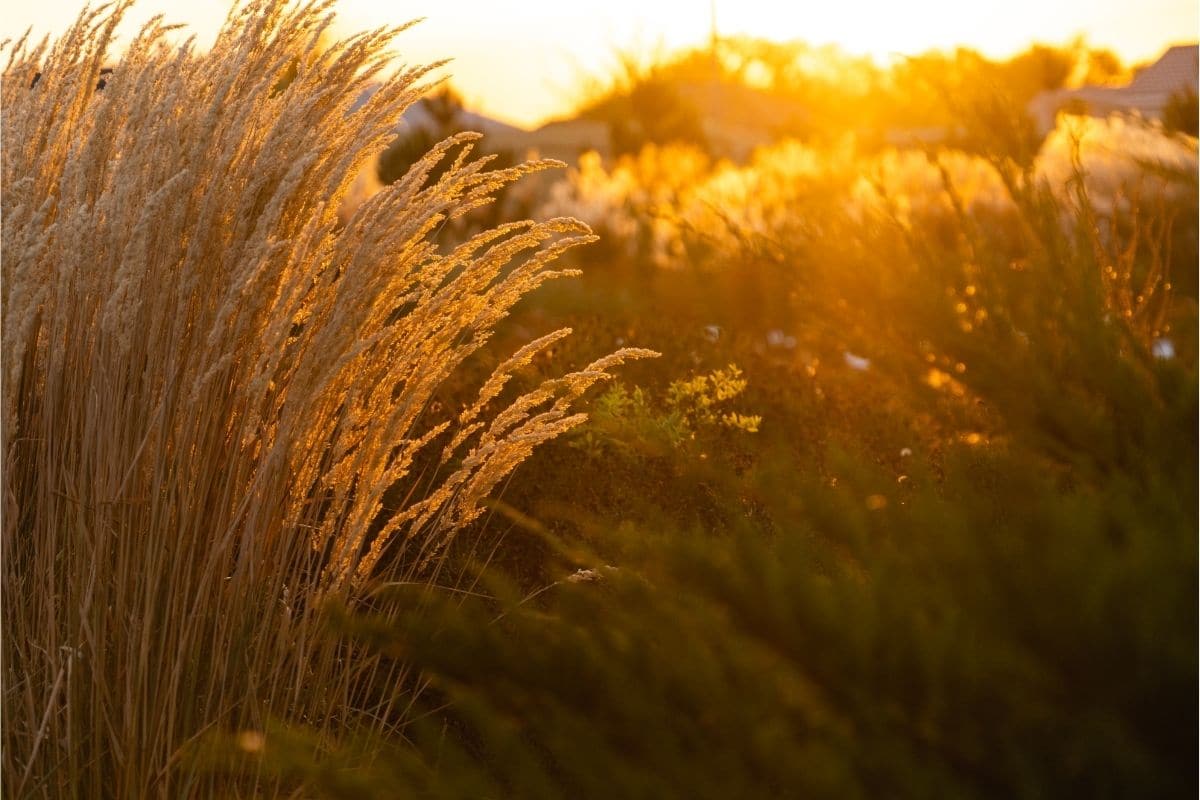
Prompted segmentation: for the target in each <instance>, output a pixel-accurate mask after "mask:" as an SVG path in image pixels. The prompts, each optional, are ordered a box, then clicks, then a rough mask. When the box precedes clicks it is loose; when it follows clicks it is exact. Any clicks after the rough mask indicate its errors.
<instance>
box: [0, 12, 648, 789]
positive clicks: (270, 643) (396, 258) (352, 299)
mask: <svg viewBox="0 0 1200 800" xmlns="http://www.w3.org/2000/svg"><path fill="white" fill-rule="evenodd" d="M129 5H130V4H129V3H128V2H118V3H116V4H114V5H112V6H109V7H106V8H105V9H100V10H85V11H84V12H83V13H82V14H81V16H80V17H79V19H78V21H77V22H76V23H75V25H74V26H73V27H72V28H71V29H70V30H69V31H68V32H67V33H66V34H65V35H64V36H62V37H61V38H59V39H58V40H57V41H55V42H53V43H52V44H50V43H47V42H43V43H42V44H40V45H31V44H29V43H28V42H26V41H25V40H22V41H20V42H17V43H16V44H15V45H13V46H11V47H9V48H8V54H7V64H6V66H5V68H4V73H3V108H4V114H3V131H2V132H3V142H4V146H3V173H2V178H3V186H4V192H3V209H2V210H3V254H4V258H3V275H2V277H3V292H2V296H0V300H2V309H0V311H2V314H3V330H2V334H3V343H4V345H3V394H2V400H0V412H2V415H3V417H2V419H3V540H2V544H3V626H4V637H3V662H4V663H3V682H4V688H3V698H4V701H3V703H4V705H3V710H4V725H3V738H2V742H0V744H2V749H3V763H2V770H3V792H2V794H3V795H4V796H5V797H26V796H30V797H58V796H71V797H101V796H102V797H128V798H134V797H138V798H140V797H150V796H160V797H173V798H178V797H187V796H197V795H201V796H207V795H209V794H211V793H212V792H214V791H217V790H218V787H217V786H216V785H215V784H214V783H213V782H214V781H217V780H218V778H217V777H215V776H214V773H211V772H204V771H199V770H198V768H193V767H192V766H190V765H191V764H192V763H193V761H194V760H193V759H192V758H190V756H189V752H190V750H189V748H191V747H192V746H193V745H194V743H196V742H197V741H201V740H203V739H204V737H205V736H207V735H210V734H219V733H221V732H222V731H224V732H228V733H232V732H236V731H246V730H254V729H261V727H262V725H263V723H264V721H265V720H267V719H278V720H291V721H295V722H302V723H304V724H306V725H309V726H312V727H314V728H315V729H316V730H318V731H320V732H321V733H322V735H323V736H327V737H329V738H330V739H333V738H335V737H337V736H340V735H342V734H346V735H351V734H356V733H358V732H363V731H371V732H381V731H383V730H384V729H387V728H389V727H390V726H394V725H397V724H399V721H400V720H402V718H403V714H402V709H400V708H397V707H395V705H394V701H393V700H388V701H387V702H383V701H373V700H372V697H373V696H374V695H372V693H371V689H370V688H369V686H368V684H369V682H368V681H367V680H366V678H367V677H370V678H372V679H373V680H379V679H380V677H381V672H385V671H386V670H388V669H390V670H392V671H393V672H395V673H396V674H395V676H394V679H395V681H397V682H399V681H400V680H401V679H402V677H403V674H402V673H403V667H401V666H395V665H385V664H384V662H382V661H380V660H379V659H378V658H374V657H368V656H365V655H364V656H363V657H362V658H361V659H360V658H357V657H356V656H357V654H356V653H354V652H351V651H350V650H348V649H347V648H346V647H344V646H334V645H331V644H328V643H327V640H326V639H325V638H323V637H322V636H321V635H320V622H319V616H320V609H321V607H322V605H323V604H324V603H325V601H327V600H330V599H336V600H338V601H339V602H342V603H345V602H348V603H351V604H354V603H356V602H363V601H365V599H366V598H368V597H369V595H370V593H371V592H372V591H373V587H375V586H377V585H378V584H379V583H380V582H383V581H388V580H393V581H394V580H404V581H414V580H432V579H433V576H436V574H437V570H438V565H439V563H440V558H441V557H442V556H443V555H444V553H445V552H446V548H447V545H448V544H449V542H450V541H451V540H452V539H453V538H454V536H455V534H456V533H457V532H460V531H461V530H463V528H464V526H465V525H467V524H468V523H470V522H471V521H472V520H474V519H475V518H476V517H477V516H478V515H479V513H480V509H481V501H482V500H483V499H484V498H486V497H487V496H488V495H489V494H490V493H491V492H492V491H493V489H494V488H495V487H496V486H497V483H498V482H499V481H501V480H502V479H503V478H505V477H506V476H507V475H508V474H509V473H510V472H511V471H512V470H513V468H514V467H515V466H516V465H517V464H519V463H520V462H521V460H522V459H523V458H525V457H526V456H527V455H528V454H529V453H530V452H531V451H532V449H533V448H534V447H536V446H537V445H538V444H539V443H541V442H543V441H545V440H547V439H550V438H552V437H554V436H556V435H558V434H559V433H561V432H562V431H564V430H567V429H568V428H570V427H572V426H573V425H575V424H577V423H578V422H580V421H581V415H579V414H577V413H574V412H573V411H572V404H573V401H574V400H575V399H577V398H578V397H579V396H580V395H581V394H582V393H583V392H584V391H585V390H586V389H587V388H588V387H590V386H592V385H593V384H595V383H597V382H598V381H602V380H604V379H606V378H607V377H608V372H607V371H608V370H609V369H610V368H611V367H614V366H616V365H617V364H619V363H621V362H622V361H623V360H625V359H628V358H634V357H641V356H645V355H648V352H647V351H641V350H631V349H626V350H622V351H619V352H617V353H614V354H612V355H610V356H608V357H605V358H601V359H600V360H598V361H596V362H594V363H592V364H591V365H589V366H588V367H586V368H585V369H583V370H581V371H578V372H574V373H571V374H568V375H566V376H564V377H562V378H558V379H555V380H551V381H548V382H546V383H543V384H542V385H540V386H538V387H536V388H534V389H533V390H532V391H530V392H528V393H525V394H523V395H522V394H520V393H518V392H514V391H512V390H511V389H509V390H508V391H504V390H505V389H506V384H507V383H508V381H509V378H510V377H511V376H512V375H513V373H514V372H515V371H516V370H519V369H520V368H522V367H523V366H524V365H526V364H528V363H529V362H530V361H531V360H532V359H533V358H535V357H537V356H538V355H539V354H542V353H543V351H544V350H545V349H547V348H548V347H550V346H551V345H552V344H554V342H556V341H557V340H558V338H560V337H561V336H562V335H565V332H557V333H553V334H550V335H547V336H545V337H542V338H540V339H537V340H536V341H534V342H532V343H530V344H529V345H528V346H526V347H524V348H523V349H521V350H520V351H519V352H518V353H516V354H515V355H514V356H513V357H512V358H511V359H509V360H507V361H505V362H504V363H502V364H500V366H499V367H498V368H497V369H496V370H495V372H494V374H492V376H491V377H490V378H488V379H487V380H486V381H485V382H484V384H483V386H482V388H481V389H480V390H479V392H478V400H477V402H474V403H472V404H468V406H467V407H466V408H465V409H454V408H443V404H442V403H439V402H437V398H436V394H437V392H438V390H439V388H440V387H442V386H443V385H444V384H445V383H446V382H447V380H448V379H449V378H450V377H451V376H454V375H456V374H457V373H456V370H458V368H459V367H460V365H462V364H463V362H464V361H465V360H467V359H468V358H471V357H472V356H475V357H479V355H480V348H481V347H482V346H483V345H484V344H485V342H487V340H488V338H489V335H490V332H491V330H492V328H493V326H494V325H495V324H496V323H497V322H498V321H499V320H500V319H501V318H503V317H504V316H505V315H506V314H507V312H508V311H509V310H510V309H511V307H512V306H513V304H514V303H516V302H517V301H518V300H519V299H520V298H521V297H522V296H524V295H525V294H526V293H528V292H529V291H531V290H532V289H534V288H535V287H537V286H538V285H540V284H542V283H543V282H545V281H547V280H549V279H551V278H555V277H558V276H561V275H565V274H568V271H565V270H555V269H553V268H552V264H553V262H554V261H555V259H556V258H557V257H558V256H559V255H560V254H561V253H563V252H564V251H565V250H567V249H569V248H572V247H575V246H577V245H580V244H583V243H586V242H588V241H590V240H591V239H592V236H591V234H590V231H589V230H588V229H587V227H586V226H585V225H583V224H582V223H580V222H577V221H575V220H572V219H552V220H549V221H546V222H539V223H535V222H517V223H511V224H507V225H504V226H501V227H499V228H496V229H494V230H489V231H487V232H484V233H481V234H479V235H477V236H475V237H473V238H471V239H470V240H469V241H466V242H464V243H462V244H460V245H458V246H457V247H455V248H453V249H447V248H444V247H439V246H438V244H437V243H436V241H435V238H436V234H437V231H438V230H439V228H440V226H442V225H443V224H445V223H446V222H447V221H448V220H452V219H455V218H457V217H460V216H461V215H463V214H465V213H467V212H468V211H470V210H471V209H473V208H476V207H478V206H480V205H482V204H486V203H487V202H488V200H489V198H490V197H491V196H492V194H493V193H494V192H495V191H496V190H497V189H499V188H501V187H503V186H505V185H506V184H508V183H510V182H511V181H513V180H515V179H517V178H520V177H521V176H523V175H526V174H528V173H530V172H533V171H536V170H540V169H544V168H546V167H548V166H552V164H551V162H539V163H533V164H526V165H521V166H517V167H513V168H509V169H504V170H488V169H487V159H474V160H472V159H471V158H470V157H469V153H470V150H471V142H472V141H473V138H474V136H473V135H471V134H463V135H460V136H457V137H454V138H453V139H451V140H448V141H446V142H443V143H441V144H439V145H438V146H436V147H435V148H433V149H432V150H431V152H429V153H428V154H427V155H426V156H425V157H424V158H422V159H420V160H419V161H418V162H417V163H416V164H415V166H413V168H412V169H411V170H410V171H409V172H408V174H407V175H406V176H405V177H404V178H402V179H401V180H398V181H397V182H396V183H394V184H393V185H391V186H389V187H387V188H385V189H383V190H382V191H381V192H379V193H378V194H377V195H375V196H374V197H372V198H371V199H370V200H368V201H367V202H366V203H364V204H363V205H362V206H361V207H360V208H359V209H358V210H357V211H356V213H355V214H354V215H353V216H352V217H351V218H350V219H349V220H347V221H345V222H344V223H343V222H341V221H339V219H338V209H339V202H340V199H341V198H343V197H344V195H345V194H346V192H347V191H348V189H349V188H350V185H351V183H352V182H353V180H354V178H355V176H356V175H358V174H359V173H360V171H361V168H362V167H363V166H364V164H365V163H366V161H367V160H368V159H370V158H373V157H374V155H375V154H376V153H378V152H379V151H381V150H382V149H383V148H384V147H385V146H386V145H387V143H388V141H389V140H390V139H391V138H392V137H393V136H394V135H395V134H394V129H395V125H396V123H397V121H398V119H399V117H400V115H401V113H402V112H403V111H404V109H405V108H406V107H407V106H408V105H409V104H411V103H412V102H413V101H414V100H416V99H417V98H418V97H419V96H420V95H421V93H422V92H423V91H425V90H426V89H427V88H428V87H429V85H430V83H431V81H430V79H429V75H430V70H431V69H432V67H417V68H405V69H401V70H400V71H398V72H395V73H394V74H390V73H389V72H388V66H389V63H390V59H391V56H390V54H389V51H388V50H387V47H388V46H389V42H390V41H391V39H392V37H393V36H394V35H395V34H396V33H398V32H399V31H400V30H403V27H400V28H392V29H380V30H376V31H372V32H368V33H363V34H359V35H356V36H353V37H351V38H348V39H345V40H342V41H340V42H337V43H334V44H328V39H327V37H326V38H324V39H323V38H322V37H323V34H325V32H326V31H327V30H328V29H329V26H330V24H331V20H332V17H331V15H330V13H329V11H330V7H331V3H328V2H317V3H305V4H302V5H301V4H295V3H290V2H280V1H279V0H252V2H247V3H244V4H239V5H238V6H237V7H235V9H234V10H233V11H232V12H231V14H230V16H229V18H228V20H227V22H226V23H225V26H224V27H223V29H222V30H221V32H220V34H219V35H218V37H217V40H216V42H215V44H214V45H213V47H212V48H211V49H210V50H208V51H203V50H201V49H199V48H197V46H196V45H195V43H194V41H191V40H189V41H188V42H187V43H185V44H183V45H181V46H176V45H172V44H171V43H170V42H169V40H168V38H167V36H166V35H167V34H168V32H169V31H170V30H171V26H168V25H166V24H164V23H163V21H162V20H161V18H155V19H153V20H151V21H150V22H149V23H148V24H146V25H145V26H144V27H143V28H142V29H141V32H140V33H139V34H138V35H137V36H136V37H135V38H134V39H133V40H132V42H131V43H130V44H129V45H128V47H127V48H126V49H125V51H124V52H123V54H122V55H121V56H120V58H119V60H117V61H115V62H114V63H112V71H111V73H109V74H107V76H106V81H105V85H104V86H103V88H102V89H98V87H97V79H96V76H97V74H98V73H99V71H100V69H101V68H102V67H105V66H106V65H107V64H109V61H108V59H109V58H110V56H111V55H112V50H113V42H114V31H115V29H116V28H117V25H118V24H119V23H120V21H121V20H122V17H123V16H124V15H125V14H126V12H127V11H128V8H129ZM373 82H378V83H379V84H380V86H379V88H378V90H377V91H375V92H374V93H373V94H372V95H371V96H370V99H369V100H367V101H366V102H365V103H363V104H362V105H361V107H358V108H356V109H354V110H352V108H353V107H354V103H355V100H356V99H357V98H359V97H360V95H362V94H363V92H364V90H365V89H366V88H367V87H368V85H369V84H371V83H373ZM447 162H448V164H449V166H448V168H446V169H445V170H444V172H443V173H442V175H441V177H440V178H438V179H436V180H433V179H431V178H430V175H431V173H432V172H433V171H434V170H435V169H439V168H441V167H442V166H444V165H445V164H446V163H447ZM514 397H515V399H514ZM414 465H419V466H420V473H421V475H422V476H423V477H422V478H421V479H420V480H418V478H417V477H414V476H415V475H416V473H417V471H418V470H416V468H415V467H414ZM429 476H434V477H435V478H436V480H430V479H429ZM406 485H408V486H410V490H409V491H407V492H401V493H400V496H402V497H405V498H406V500H405V501H404V502H402V503H400V504H395V503H393V502H392V501H391V500H390V499H388V500H386V501H385V493H387V497H388V498H392V497H395V496H397V487H401V488H403V487H405V486H406ZM373 607H375V608H378V605H377V604H376V605H375V606H373ZM237 780H249V779H246V778H238V779H237ZM251 786H252V785H251ZM263 788H264V787H263V786H257V787H256V788H251V789H250V791H258V790H261V789H263ZM235 793H239V794H240V793H242V792H240V791H237V792H235Z"/></svg>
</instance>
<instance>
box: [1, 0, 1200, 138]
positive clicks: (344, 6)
mask: <svg viewBox="0 0 1200 800" xmlns="http://www.w3.org/2000/svg"><path fill="white" fill-rule="evenodd" d="M78 5H79V3H77V2H76V0H48V2H45V3H38V4H30V5H26V6H21V7H17V6H10V7H9V8H7V9H6V10H5V15H4V20H3V22H2V23H0V26H2V28H3V35H4V36H15V35H20V33H21V32H23V31H24V30H25V28H26V27H29V26H33V28H34V30H35V32H39V33H44V32H48V31H52V30H61V29H62V28H63V27H64V26H65V25H66V24H67V23H68V22H69V21H70V20H71V19H73V18H74V15H75V13H76V11H77V10H78V9H77V7H78ZM227 7H228V6H227V3H224V2H204V3H193V2H187V3H185V2H172V1H171V0H142V2H139V3H138V4H137V5H136V6H135V13H134V15H133V17H134V18H135V19H136V20H138V21H140V20H142V19H144V18H146V17H147V16H149V15H150V14H151V13H156V12H160V11H161V12H163V13H165V14H166V16H167V17H168V18H169V19H170V20H171V21H175V22H181V23H185V24H186V25H188V26H189V29H190V30H191V31H194V32H195V33H196V34H197V36H198V37H199V39H200V40H201V41H202V42H206V41H211V39H212V36H213V35H214V34H215V32H216V30H217V27H218V26H219V24H220V20H221V19H222V18H223V16H224V13H225V10H226V9H227ZM337 13H338V19H339V27H340V29H341V30H343V31H350V30H361V29H363V28H369V27H375V26H380V25H389V24H396V23H399V22H403V21H406V20H410V19H414V18H424V20H425V21H424V22H423V23H422V24H421V25H420V26H418V28H417V29H415V30H413V31H411V32H409V33H408V34H406V35H405V37H404V38H403V39H402V40H401V42H400V43H399V49H400V51H401V56H402V57H403V59H404V60H405V61H407V62H410V63H415V62H422V61H430V60H440V59H444V58H452V59H453V63H452V65H451V66H450V68H449V72H450V73H451V74H452V76H453V80H454V83H455V85H456V86H457V87H458V89H459V90H460V91H461V92H462V93H463V94H464V96H465V97H466V99H467V100H468V101H469V102H470V103H471V104H472V105H473V106H474V107H476V108H478V109H479V110H481V111H483V112H484V113H488V114H491V115H493V116H496V117H499V118H502V119H505V120H507V121H511V122H516V123H519V124H524V125H532V124H535V123H538V122H541V121H544V120H546V119H547V118H551V117H554V116H556V115H560V114H563V113H564V112H566V111H568V110H569V109H570V108H571V106H572V104H573V102H574V101H575V100H576V99H577V94H578V91H579V88H580V86H581V84H582V83H584V82H585V79H587V78H596V77H597V76H603V75H605V74H608V73H610V72H611V70H612V67H613V65H614V63H615V61H616V59H615V54H616V53H617V52H618V51H631V50H632V51H635V52H642V53H650V52H660V51H670V50H673V49H677V48H681V47H691V46H698V45H703V44H704V43H705V42H707V41H709V38H710V36H711V35H712V33H713V32H714V29H715V32H716V33H717V34H718V35H719V36H734V35H747V36H753V37H759V38H766V39H771V40H774V41H781V42H782V41H804V42H807V43H809V44H813V45H829V44H832V45H835V46H837V47H838V48H840V49H842V50H844V51H845V52H847V53H850V54H854V55H868V56H871V57H874V58H875V59H877V60H881V61H888V60H892V59H894V58H895V57H897V56H904V55H914V54H917V53H920V52H923V51H926V50H929V49H931V48H936V49H953V48H955V47H957V46H960V45H961V46H966V47H971V48H975V49H977V50H980V51H981V52H983V53H985V54H987V55H992V56H1004V55H1011V54H1012V53H1015V52H1017V51H1018V50H1020V49H1022V48H1023V47H1025V46H1027V45H1028V44H1030V43H1031V42H1032V41H1035V40H1037V41H1046V42H1053V43H1061V42H1064V41H1067V40H1069V39H1072V38H1073V37H1076V36H1081V35H1082V36H1085V37H1086V38H1087V39H1088V41H1089V42H1091V43H1092V44H1094V45H1097V46H1101V47H1109V48H1112V49H1114V50H1115V51H1116V52H1117V53H1118V54H1119V55H1120V56H1121V57H1122V58H1124V59H1125V60H1127V61H1133V62H1137V61H1147V60H1150V59H1153V58H1154V57H1156V56H1157V55H1158V54H1159V53H1160V52H1161V51H1162V50H1163V49H1164V48H1165V47H1166V46H1167V45H1169V44H1172V43H1176V42H1184V41H1193V40H1195V39H1196V38H1197V26H1198V24H1200V23H1198V21H1197V20H1198V11H1197V6H1196V4H1195V2H1193V1H1192V0H1148V2H1146V3H1143V4H1141V5H1140V6H1139V7H1138V9H1137V10H1136V12H1135V11H1134V10H1133V9H1132V8H1131V7H1130V6H1129V5H1128V4H1127V3H1125V2H1122V1H1121V0H1059V2H1053V3H1046V2H1042V1H1040V0H1008V1H1007V2H998V1H997V0H985V1H984V2H973V3H961V2H951V0H908V1H907V2H903V3H894V2H882V1H881V0H843V1H842V2H838V3H831V4H830V3H826V4H820V5H817V4H813V3H795V2H792V3H785V2H778V0H737V1H736V2H734V1H733V0H687V1H686V2H683V1H677V2H655V3H646V2H642V1H641V0H603V2H600V1H599V0H577V1H576V2H561V1H560V0H526V2H524V3H521V4H519V5H512V4H506V3H495V2H485V0H457V1H456V2H451V3H446V2H434V0H411V2H405V3H395V2H383V1H382V0H343V2H340V3H339V4H338V7H337ZM129 27H130V28H132V27H133V26H132V25H130V26H129Z"/></svg>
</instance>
